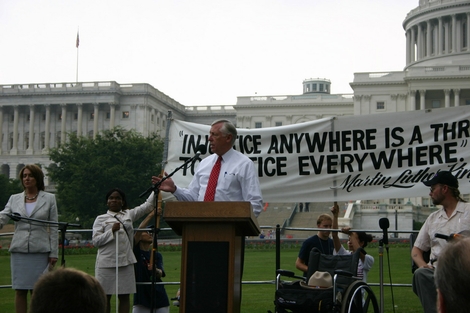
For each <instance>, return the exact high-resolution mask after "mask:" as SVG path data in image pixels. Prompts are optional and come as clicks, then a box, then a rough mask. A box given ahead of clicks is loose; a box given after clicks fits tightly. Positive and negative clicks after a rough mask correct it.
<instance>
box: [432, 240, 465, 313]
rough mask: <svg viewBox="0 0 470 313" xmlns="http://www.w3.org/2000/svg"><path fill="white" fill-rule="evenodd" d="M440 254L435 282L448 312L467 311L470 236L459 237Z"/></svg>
mask: <svg viewBox="0 0 470 313" xmlns="http://www.w3.org/2000/svg"><path fill="white" fill-rule="evenodd" d="M454 240H455V241H454V242H450V243H449V244H448V245H447V246H446V247H445V248H444V249H443V250H442V252H441V253H440V254H439V260H438V266H437V268H436V270H435V273H434V282H435V284H436V287H437V289H439V291H440V292H441V294H442V296H443V298H444V305H445V307H446V310H447V312H453V313H465V312H468V311H467V310H468V307H469V306H470V297H468V290H470V238H468V237H465V238H461V239H460V238H457V239H454Z"/></svg>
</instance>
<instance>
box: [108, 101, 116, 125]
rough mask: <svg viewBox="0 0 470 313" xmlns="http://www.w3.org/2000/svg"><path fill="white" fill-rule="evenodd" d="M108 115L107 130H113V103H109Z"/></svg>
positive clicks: (114, 108) (114, 111)
mask: <svg viewBox="0 0 470 313" xmlns="http://www.w3.org/2000/svg"><path fill="white" fill-rule="evenodd" d="M109 107H110V113H109V129H112V128H114V120H115V115H116V104H115V103H110V104H109Z"/></svg>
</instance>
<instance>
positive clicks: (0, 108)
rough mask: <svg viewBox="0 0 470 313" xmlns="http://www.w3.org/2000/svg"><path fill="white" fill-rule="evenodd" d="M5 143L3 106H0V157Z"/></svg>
mask: <svg viewBox="0 0 470 313" xmlns="http://www.w3.org/2000/svg"><path fill="white" fill-rule="evenodd" d="M3 141H4V140H3V106H0V155H2V147H3ZM7 142H8V141H7Z"/></svg>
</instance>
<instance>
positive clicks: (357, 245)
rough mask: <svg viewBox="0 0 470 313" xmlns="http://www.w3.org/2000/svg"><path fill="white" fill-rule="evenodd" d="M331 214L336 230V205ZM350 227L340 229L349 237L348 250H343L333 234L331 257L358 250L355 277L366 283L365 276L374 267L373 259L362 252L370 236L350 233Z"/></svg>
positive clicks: (337, 211) (360, 232)
mask: <svg viewBox="0 0 470 313" xmlns="http://www.w3.org/2000/svg"><path fill="white" fill-rule="evenodd" d="M331 212H332V213H333V229H338V215H339V207H338V204H336V203H335V204H334V205H333V207H332V208H331ZM350 229H351V228H350V227H343V228H341V232H342V233H345V234H348V235H349V240H348V249H349V250H346V249H344V247H343V245H342V244H341V241H340V240H339V236H338V232H333V233H332V236H333V243H334V247H335V250H334V252H333V255H346V254H351V253H354V252H356V251H357V250H360V255H359V264H358V267H357V276H358V277H361V278H362V280H363V281H364V282H367V274H368V273H369V271H370V269H371V268H372V265H374V257H373V256H371V255H369V254H367V253H366V251H365V250H364V248H365V247H367V243H369V242H371V241H372V236H371V235H369V234H366V233H365V232H363V231H354V232H351V231H350Z"/></svg>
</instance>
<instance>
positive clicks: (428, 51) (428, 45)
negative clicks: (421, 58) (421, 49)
mask: <svg viewBox="0 0 470 313" xmlns="http://www.w3.org/2000/svg"><path fill="white" fill-rule="evenodd" d="M431 34H432V31H431V21H426V56H427V57H430V56H431V51H432V47H431V43H432V40H431Z"/></svg>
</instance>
